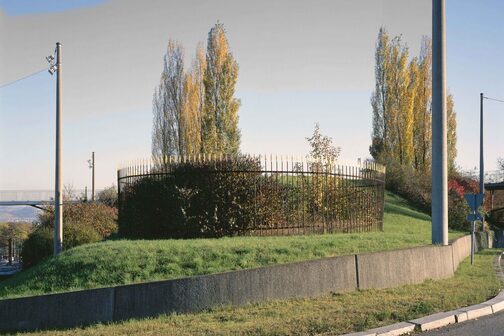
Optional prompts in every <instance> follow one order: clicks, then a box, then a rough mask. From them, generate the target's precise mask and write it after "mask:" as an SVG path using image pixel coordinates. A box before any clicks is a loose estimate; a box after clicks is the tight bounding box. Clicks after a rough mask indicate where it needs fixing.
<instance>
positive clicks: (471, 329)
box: [421, 312, 504, 336]
mask: <svg viewBox="0 0 504 336" xmlns="http://www.w3.org/2000/svg"><path fill="white" fill-rule="evenodd" d="M421 335H422V336H423V335H425V336H455V335H456V336H480V335H481V336H503V335H504V312H502V313H497V314H495V315H489V316H485V317H482V318H480V319H477V320H472V321H467V322H462V323H458V324H453V325H451V326H448V327H446V328H441V329H439V330H436V331H431V332H425V333H421Z"/></svg>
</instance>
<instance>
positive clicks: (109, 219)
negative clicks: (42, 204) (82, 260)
mask: <svg viewBox="0 0 504 336" xmlns="http://www.w3.org/2000/svg"><path fill="white" fill-rule="evenodd" d="M53 228H54V209H53V207H47V208H46V211H43V212H41V213H40V215H39V218H38V224H37V227H36V229H35V230H34V231H33V232H32V233H31V234H30V235H29V236H28V239H27V240H26V241H25V242H24V244H23V249H22V251H21V258H22V260H23V267H30V266H33V265H35V264H36V263H38V262H40V261H42V260H44V259H46V258H48V257H50V256H51V255H52V254H53V235H54V233H53V231H54V229H53ZM115 232H117V209H115V208H112V207H109V206H107V205H105V204H100V203H73V204H66V205H65V206H64V208H63V248H64V249H65V250H66V249H70V248H72V247H75V246H79V245H83V244H88V243H92V242H96V241H99V240H102V239H103V238H106V237H108V236H109V235H111V234H112V233H115Z"/></svg>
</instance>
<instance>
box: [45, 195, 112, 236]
mask: <svg viewBox="0 0 504 336" xmlns="http://www.w3.org/2000/svg"><path fill="white" fill-rule="evenodd" d="M47 210H48V211H44V212H42V213H41V214H40V215H39V218H38V222H39V224H40V225H41V226H44V227H53V225H54V210H53V208H52V207H48V209H47ZM63 222H64V223H73V224H75V225H80V226H83V227H90V228H93V229H94V230H95V231H96V232H97V233H98V234H99V235H100V236H101V237H102V238H105V237H107V236H109V235H110V234H112V233H114V232H117V209H115V208H112V207H110V206H107V205H105V204H101V203H73V204H68V205H65V207H64V208H63Z"/></svg>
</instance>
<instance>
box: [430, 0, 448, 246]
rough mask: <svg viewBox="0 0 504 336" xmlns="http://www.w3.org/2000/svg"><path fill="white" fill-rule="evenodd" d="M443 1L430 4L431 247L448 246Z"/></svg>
mask: <svg viewBox="0 0 504 336" xmlns="http://www.w3.org/2000/svg"><path fill="white" fill-rule="evenodd" d="M445 8H446V5H445V0H432V243H433V244H441V245H448V164H447V162H448V160H447V157H448V155H447V134H446V12H445Z"/></svg>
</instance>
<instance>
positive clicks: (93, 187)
mask: <svg viewBox="0 0 504 336" xmlns="http://www.w3.org/2000/svg"><path fill="white" fill-rule="evenodd" d="M91 169H92V173H91V175H92V181H91V201H92V202H94V200H95V159H94V152H93V154H91Z"/></svg>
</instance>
